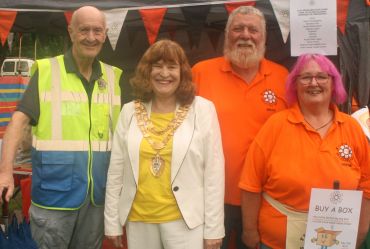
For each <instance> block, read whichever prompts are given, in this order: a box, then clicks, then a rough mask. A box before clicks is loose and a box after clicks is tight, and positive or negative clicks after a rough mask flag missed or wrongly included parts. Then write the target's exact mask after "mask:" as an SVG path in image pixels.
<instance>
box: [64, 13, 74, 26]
mask: <svg viewBox="0 0 370 249" xmlns="http://www.w3.org/2000/svg"><path fill="white" fill-rule="evenodd" d="M72 14H73V11H64V16H65V18H66V21H67V25H69V24H70V23H71V19H72Z"/></svg>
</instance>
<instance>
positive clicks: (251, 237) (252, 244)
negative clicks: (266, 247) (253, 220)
mask: <svg viewBox="0 0 370 249" xmlns="http://www.w3.org/2000/svg"><path fill="white" fill-rule="evenodd" d="M242 240H243V243H244V244H245V245H246V247H248V248H252V249H256V248H259V245H260V235H259V233H258V230H257V229H252V230H243V234H242Z"/></svg>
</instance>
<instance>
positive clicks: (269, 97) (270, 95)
mask: <svg viewBox="0 0 370 249" xmlns="http://www.w3.org/2000/svg"><path fill="white" fill-rule="evenodd" d="M262 97H263V101H264V102H265V103H266V104H270V105H272V104H276V95H275V93H274V92H273V91H272V90H271V89H267V90H265V91H264V92H263V94H262Z"/></svg>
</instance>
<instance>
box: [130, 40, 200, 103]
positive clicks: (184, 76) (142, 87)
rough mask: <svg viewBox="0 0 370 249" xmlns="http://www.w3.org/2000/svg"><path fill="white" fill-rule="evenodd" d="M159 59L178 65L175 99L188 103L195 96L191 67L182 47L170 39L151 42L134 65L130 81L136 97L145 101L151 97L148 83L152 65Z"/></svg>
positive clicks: (151, 90)
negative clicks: (177, 84) (178, 77)
mask: <svg viewBox="0 0 370 249" xmlns="http://www.w3.org/2000/svg"><path fill="white" fill-rule="evenodd" d="M160 60H163V61H164V62H171V63H173V62H176V63H178V64H179V66H180V84H179V86H178V88H177V89H176V92H175V94H176V99H177V101H178V102H179V103H180V104H182V105H185V104H190V103H192V102H193V99H194V97H195V86H194V83H193V82H192V74H191V68H190V65H189V62H188V59H187V57H186V55H185V52H184V50H183V49H182V47H181V46H180V45H179V44H178V43H176V42H174V41H170V40H167V39H165V40H160V41H157V42H155V43H154V44H152V45H151V46H150V47H149V48H148V49H147V50H146V52H145V53H144V55H143V57H141V59H140V61H139V64H138V65H137V67H136V70H135V75H134V77H133V78H131V80H130V83H131V85H132V88H133V92H134V95H135V97H136V98H138V99H140V100H142V101H144V102H147V101H150V100H151V99H152V98H153V95H154V93H153V89H152V85H151V83H150V73H151V71H152V65H153V64H154V63H156V62H158V61H160Z"/></svg>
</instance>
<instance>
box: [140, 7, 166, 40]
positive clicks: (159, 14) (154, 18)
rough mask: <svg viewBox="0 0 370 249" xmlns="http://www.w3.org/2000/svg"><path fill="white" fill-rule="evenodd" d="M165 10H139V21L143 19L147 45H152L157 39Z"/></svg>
mask: <svg viewBox="0 0 370 249" xmlns="http://www.w3.org/2000/svg"><path fill="white" fill-rule="evenodd" d="M166 11H167V8H158V9H141V10H139V12H140V15H141V19H143V22H144V26H145V30H146V34H147V36H148V41H149V44H150V45H152V44H153V43H154V42H155V40H156V39H157V36H158V32H159V28H160V26H161V24H162V21H163V17H164V15H165V14H166Z"/></svg>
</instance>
